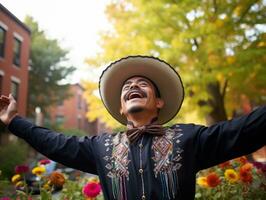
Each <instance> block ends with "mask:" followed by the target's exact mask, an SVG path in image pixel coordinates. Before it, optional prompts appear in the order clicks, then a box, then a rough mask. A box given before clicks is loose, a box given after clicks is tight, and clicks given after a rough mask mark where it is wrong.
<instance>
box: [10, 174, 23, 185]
mask: <svg viewBox="0 0 266 200" xmlns="http://www.w3.org/2000/svg"><path fill="white" fill-rule="evenodd" d="M19 180H21V176H20V175H19V174H16V175H14V176H13V177H12V179H11V182H12V183H16V182H18V181H19Z"/></svg>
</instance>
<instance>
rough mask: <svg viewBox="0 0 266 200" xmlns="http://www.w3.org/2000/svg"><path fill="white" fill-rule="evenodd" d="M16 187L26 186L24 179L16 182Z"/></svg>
mask: <svg viewBox="0 0 266 200" xmlns="http://www.w3.org/2000/svg"><path fill="white" fill-rule="evenodd" d="M15 186H16V187H18V188H19V187H23V186H24V182H23V181H19V182H17V183H16V184H15Z"/></svg>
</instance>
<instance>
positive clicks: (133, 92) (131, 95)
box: [125, 90, 147, 101]
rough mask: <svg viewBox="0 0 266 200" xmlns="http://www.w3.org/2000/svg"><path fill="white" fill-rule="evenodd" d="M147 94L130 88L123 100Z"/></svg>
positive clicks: (138, 97)
mask: <svg viewBox="0 0 266 200" xmlns="http://www.w3.org/2000/svg"><path fill="white" fill-rule="evenodd" d="M146 96H147V95H146V94H145V93H144V92H143V91H139V90H132V91H130V92H128V94H126V95H125V101H128V100H132V99H141V98H145V97H146Z"/></svg>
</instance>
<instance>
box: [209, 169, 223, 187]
mask: <svg viewBox="0 0 266 200" xmlns="http://www.w3.org/2000/svg"><path fill="white" fill-rule="evenodd" d="M220 183H221V180H220V178H219V176H218V175H217V174H216V173H215V172H212V173H210V174H209V175H208V176H207V184H208V186H209V187H216V186H217V185H219V184H220Z"/></svg>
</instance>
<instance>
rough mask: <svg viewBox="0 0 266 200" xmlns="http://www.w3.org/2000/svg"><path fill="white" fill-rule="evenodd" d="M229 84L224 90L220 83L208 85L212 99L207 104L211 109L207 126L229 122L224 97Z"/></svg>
mask: <svg viewBox="0 0 266 200" xmlns="http://www.w3.org/2000/svg"><path fill="white" fill-rule="evenodd" d="M226 85H227V82H226V83H225V85H224V88H223V90H221V89H220V83H219V82H213V83H210V84H208V85H207V91H208V93H209V94H210V96H211V97H210V99H209V100H208V102H207V104H208V105H209V106H210V107H211V111H210V112H209V113H208V114H207V115H206V123H207V125H208V126H209V125H212V124H215V123H217V122H220V121H224V120H227V114H226V111H225V106H224V95H225V89H226Z"/></svg>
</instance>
